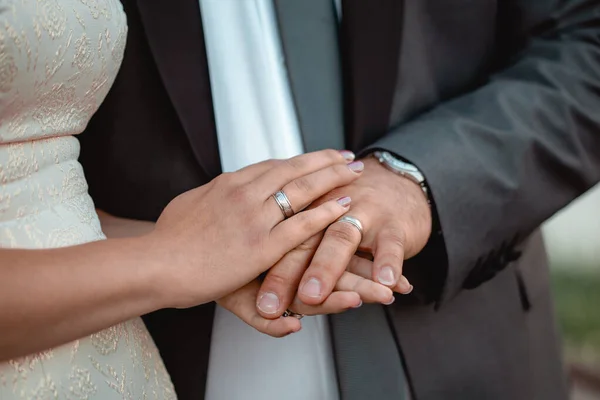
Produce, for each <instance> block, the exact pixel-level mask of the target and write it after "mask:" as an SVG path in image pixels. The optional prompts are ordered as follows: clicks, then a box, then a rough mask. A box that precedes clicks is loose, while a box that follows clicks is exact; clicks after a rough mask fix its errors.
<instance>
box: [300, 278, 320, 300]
mask: <svg viewBox="0 0 600 400" xmlns="http://www.w3.org/2000/svg"><path fill="white" fill-rule="evenodd" d="M302 293H304V295H305V296H308V297H314V298H318V297H321V282H319V280H318V279H315V278H310V279H309V280H308V281H307V282H306V283H305V284H304V286H302Z"/></svg>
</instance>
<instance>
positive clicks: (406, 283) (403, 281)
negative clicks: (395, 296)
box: [398, 275, 413, 294]
mask: <svg viewBox="0 0 600 400" xmlns="http://www.w3.org/2000/svg"><path fill="white" fill-rule="evenodd" d="M398 283H399V284H400V285H401V286H402V287H404V288H406V289H405V291H404V292H402V294H409V293H410V292H412V290H413V287H412V285H411V284H410V282H409V281H408V279H406V277H405V276H404V275H402V276H401V277H400V279H399V282H398Z"/></svg>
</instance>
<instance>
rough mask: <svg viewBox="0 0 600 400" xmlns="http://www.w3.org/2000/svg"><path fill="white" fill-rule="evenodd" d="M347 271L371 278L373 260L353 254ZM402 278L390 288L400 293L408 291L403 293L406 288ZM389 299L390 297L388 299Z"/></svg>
mask: <svg viewBox="0 0 600 400" xmlns="http://www.w3.org/2000/svg"><path fill="white" fill-rule="evenodd" d="M348 272H351V273H353V274H355V275H358V276H361V277H363V278H366V279H368V280H371V279H372V277H373V262H372V261H370V260H367V259H365V258H362V257H358V256H354V257H352V260H351V261H350V264H348ZM404 279H405V278H404V277H402V278H401V279H399V281H400V282H401V283H399V284H396V286H394V287H393V288H391V289H392V290H393V291H394V292H397V293H402V294H408V293H410V291H409V292H408V293H404V291H405V290H406V287H405V286H404V284H403V283H402V282H404ZM390 301H391V299H390ZM383 304H389V303H387V302H384V303H383Z"/></svg>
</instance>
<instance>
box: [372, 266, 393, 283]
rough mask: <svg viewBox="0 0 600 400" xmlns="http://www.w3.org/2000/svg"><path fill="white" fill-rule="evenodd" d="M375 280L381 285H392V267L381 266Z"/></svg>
mask: <svg viewBox="0 0 600 400" xmlns="http://www.w3.org/2000/svg"><path fill="white" fill-rule="evenodd" d="M377 280H378V281H379V283H381V284H382V285H386V286H393V285H395V284H396V278H394V270H393V269H392V267H383V268H381V270H380V271H379V274H378V275H377Z"/></svg>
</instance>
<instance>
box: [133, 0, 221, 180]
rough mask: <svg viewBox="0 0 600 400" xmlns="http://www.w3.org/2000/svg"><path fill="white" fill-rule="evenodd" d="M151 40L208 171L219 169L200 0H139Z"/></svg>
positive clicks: (165, 80)
mask: <svg viewBox="0 0 600 400" xmlns="http://www.w3.org/2000/svg"><path fill="white" fill-rule="evenodd" d="M138 8H139V10H140V15H141V17H142V21H143V24H144V27H145V31H146V35H147V37H148V43H149V45H150V48H151V50H152V54H153V55H154V59H155V61H156V65H157V67H158V70H159V72H160V75H161V77H162V80H163V83H164V85H165V88H166V90H167V92H168V93H169V96H170V98H171V102H172V103H173V106H174V107H175V110H176V111H177V114H178V115H179V119H180V121H181V123H182V125H183V129H184V130H185V132H186V134H187V136H188V138H189V141H190V144H191V146H192V150H193V152H194V155H195V156H196V159H197V160H198V162H199V164H200V165H201V166H202V167H203V168H204V170H205V171H206V173H207V174H209V176H211V177H212V176H216V175H217V174H219V173H220V170H221V164H220V158H219V148H218V144H217V135H216V128H215V122H214V115H213V109H212V101H211V91H210V81H209V76H208V65H207V62H206V51H205V47H204V34H203V31H202V21H201V18H200V6H199V3H198V1H197V0H176V1H172V0H152V1H150V0H138Z"/></svg>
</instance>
